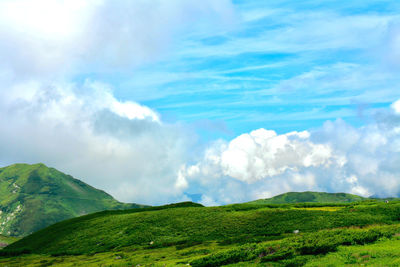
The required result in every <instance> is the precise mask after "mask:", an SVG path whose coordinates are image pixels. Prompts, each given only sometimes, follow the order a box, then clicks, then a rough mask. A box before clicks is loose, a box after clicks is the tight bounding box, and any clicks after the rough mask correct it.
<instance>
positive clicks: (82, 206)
mask: <svg viewBox="0 0 400 267" xmlns="http://www.w3.org/2000/svg"><path fill="white" fill-rule="evenodd" d="M138 207H141V206H140V205H137V204H124V203H120V202H118V201H116V200H115V199H114V198H113V197H111V196H110V195H108V194H107V193H105V192H103V191H101V190H98V189H95V188H93V187H91V186H89V185H87V184H85V183H84V182H82V181H80V180H77V179H74V178H73V177H72V176H70V175H66V174H64V173H62V172H59V171H57V170H56V169H53V168H48V167H46V166H45V165H44V164H35V165H28V164H14V165H11V166H8V167H5V168H0V234H3V235H7V236H24V235H27V234H30V233H32V232H35V231H37V230H39V229H41V228H44V227H46V226H48V225H51V224H53V223H56V222H59V221H62V220H65V219H69V218H72V217H76V216H81V215H84V214H88V213H93V212H96V211H101V210H106V209H127V208H138Z"/></svg>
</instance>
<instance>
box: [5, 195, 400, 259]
mask: <svg viewBox="0 0 400 267" xmlns="http://www.w3.org/2000/svg"><path fill="white" fill-rule="evenodd" d="M399 214H400V203H399V202H398V201H393V202H390V203H384V202H382V201H378V200H369V201H366V202H357V203H337V204H334V203H331V204H326V205H321V204H320V203H300V204H283V205H278V204H235V205H228V206H221V207H202V206H201V205H199V204H195V203H190V202H187V203H180V204H175V205H169V206H161V207H151V208H144V209H132V210H119V211H103V212H98V213H94V214H90V215H86V216H81V217H78V218H73V219H69V220H66V221H63V222H59V223H56V224H54V225H51V226H49V227H47V228H45V229H42V230H40V231H38V232H35V233H33V234H32V235H29V236H27V237H25V238H23V239H21V240H19V241H17V242H15V243H13V244H11V245H9V246H8V247H6V248H5V249H3V250H2V251H0V252H1V253H0V255H3V257H4V258H2V259H0V264H6V265H11V266H12V264H15V265H18V266H22V265H28V264H33V263H35V262H36V263H37V264H38V265H40V264H44V263H46V264H48V265H51V264H56V263H57V264H62V263H63V262H64V263H68V264H73V265H83V266H91V265H93V266H98V265H99V264H103V265H113V264H116V263H115V261H118V264H120V265H124V264H125V265H132V266H136V265H137V264H140V265H146V264H149V265H151V264H153V265H154V266H164V264H166V266H177V265H182V266H183V265H186V264H190V265H191V266H221V265H225V264H231V263H239V262H244V263H245V264H243V265H238V266H249V265H250V264H254V263H257V264H258V263H260V264H261V263H268V262H270V263H274V262H277V263H279V264H278V265H277V266H302V265H303V264H300V263H305V262H308V261H310V262H312V261H313V260H314V259H316V258H315V257H323V256H324V255H325V254H326V253H327V252H334V251H337V249H338V248H339V247H340V246H346V245H357V244H369V243H374V242H376V241H377V240H380V238H383V237H384V238H388V239H387V240H389V239H391V238H397V236H398V235H396V234H397V233H399V232H400V224H399V222H398V218H399ZM21 254H27V255H21ZM15 255H19V256H18V257H9V256H15ZM386 255H388V254H386ZM360 260H362V259H361V256H360ZM286 261H287V262H286ZM294 263H296V264H294ZM33 265H34V264H33ZM153 265H152V266H153ZM273 266H275V265H273Z"/></svg>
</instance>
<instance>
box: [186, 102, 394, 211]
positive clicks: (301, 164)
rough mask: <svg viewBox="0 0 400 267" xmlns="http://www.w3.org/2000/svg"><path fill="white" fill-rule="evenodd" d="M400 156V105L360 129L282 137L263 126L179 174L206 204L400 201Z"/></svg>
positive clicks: (340, 126) (339, 127)
mask: <svg viewBox="0 0 400 267" xmlns="http://www.w3.org/2000/svg"><path fill="white" fill-rule="evenodd" d="M399 152H400V111H399V101H397V102H395V103H393V105H392V107H391V109H390V110H380V112H378V113H377V114H376V118H375V121H374V122H372V123H369V124H367V125H366V126H363V127H360V128H355V127H353V126H351V125H349V124H347V123H346V122H345V121H343V120H341V119H338V120H336V121H327V122H325V123H324V125H323V126H322V127H321V128H319V129H315V130H312V131H304V132H290V133H286V134H277V133H276V132H274V131H272V130H265V129H263V128H261V129H258V130H255V131H252V132H250V133H246V134H242V135H240V136H238V137H236V138H234V139H233V140H231V141H230V142H226V141H222V140H220V141H218V142H215V143H214V144H213V145H211V146H210V147H208V148H207V149H206V151H205V153H204V156H203V158H202V159H201V160H199V161H198V162H197V163H195V164H192V165H188V166H186V165H185V166H183V167H182V168H181V170H180V172H179V176H180V177H181V180H182V181H183V180H184V181H186V183H187V184H190V183H193V184H198V185H199V187H201V188H202V190H203V191H204V192H205V193H204V195H203V202H204V203H211V204H216V203H220V204H221V203H230V202H240V201H244V200H250V199H257V198H266V197H271V196H273V195H276V194H278V193H283V192H287V191H304V190H315V191H327V192H347V193H352V194H358V195H362V196H366V197H367V196H381V197H388V196H398V195H399V194H400V168H399V166H400V165H399V163H400V153H399Z"/></svg>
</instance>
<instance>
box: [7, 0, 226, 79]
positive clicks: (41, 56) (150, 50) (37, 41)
mask: <svg viewBox="0 0 400 267" xmlns="http://www.w3.org/2000/svg"><path fill="white" fill-rule="evenodd" d="M232 12H233V11H232V6H231V3H230V1H229V0H222V1H217V2H216V1H211V0H206V1H200V2H199V1H195V0H189V1H182V0H178V1H167V0H154V1H145V0H137V1H110V0H101V1H94V0H86V1H80V0H70V1H63V0H39V1H35V2H33V1H29V0H3V1H1V2H0V56H1V58H2V62H0V67H6V68H9V70H11V71H12V72H13V73H15V75H17V76H19V77H21V76H30V75H35V76H43V75H48V76H51V77H54V75H55V74H60V72H61V73H62V74H63V75H65V74H68V75H71V74H77V73H82V72H85V71H87V70H88V69H89V72H93V71H115V70H116V69H119V70H122V69H126V68H128V69H131V67H134V66H138V65H141V64H143V63H148V62H151V61H154V60H157V59H159V58H160V56H162V54H163V53H166V52H167V51H168V50H169V49H170V45H171V44H172V37H173V36H175V34H177V33H179V32H182V31H185V30H188V29H190V28H191V27H196V25H198V27H200V26H201V25H202V24H204V23H206V24H207V23H208V25H210V24H211V23H215V22H221V21H222V22H224V21H228V20H230V17H231V16H232ZM207 21H212V22H207ZM200 22H201V23H200ZM215 25H217V24H215Z"/></svg>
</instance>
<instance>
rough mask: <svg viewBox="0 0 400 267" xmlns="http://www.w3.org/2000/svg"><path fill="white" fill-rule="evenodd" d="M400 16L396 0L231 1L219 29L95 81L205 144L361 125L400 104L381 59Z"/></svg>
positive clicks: (182, 37) (191, 34)
mask: <svg viewBox="0 0 400 267" xmlns="http://www.w3.org/2000/svg"><path fill="white" fill-rule="evenodd" d="M399 11H400V4H399V3H397V2H396V1H348V2H346V3H343V2H338V1H323V2H320V1H301V3H298V2H293V1H273V2H270V1H234V12H235V13H234V15H233V17H232V18H230V21H228V22H225V25H217V26H215V27H208V28H206V27H201V24H202V23H204V22H198V24H200V25H195V26H197V27H188V28H189V29H184V30H182V32H180V33H179V35H177V36H174V40H173V44H172V45H171V46H170V47H171V49H170V50H169V51H168V52H167V53H166V54H165V55H163V57H162V58H161V59H159V60H157V61H156V62H152V63H150V64H145V65H144V66H141V67H140V68H138V69H135V70H134V71H133V72H127V73H122V74H121V75H120V76H118V77H116V76H115V74H114V73H111V74H109V76H108V77H104V76H103V75H102V74H100V76H101V78H102V79H105V80H106V81H108V82H110V83H112V84H113V85H114V86H115V88H116V89H115V90H116V91H115V94H116V96H117V97H118V98H121V99H133V100H135V101H139V102H140V103H143V104H145V105H147V106H149V107H151V108H153V109H155V110H157V111H158V112H159V113H160V114H161V115H162V116H163V117H164V118H165V120H168V121H184V122H188V123H194V124H195V125H197V126H199V127H200V128H205V129H200V131H201V130H202V131H201V132H202V134H204V137H205V138H215V137H218V136H221V137H224V138H229V137H232V136H235V135H238V134H241V133H245V132H248V131H250V130H252V129H257V128H261V127H264V128H268V129H274V130H276V131H277V132H278V133H284V132H287V131H294V130H306V129H310V128H313V127H319V126H321V125H322V123H323V122H324V121H326V120H334V119H336V118H343V119H344V120H346V121H348V122H349V123H351V124H353V125H357V126H359V125H363V124H364V123H365V121H366V120H368V115H371V114H372V113H373V112H374V110H375V109H377V108H382V107H388V106H389V105H390V104H391V103H392V102H393V101H395V100H397V99H398V98H400V90H396V87H397V84H398V83H399V79H400V78H399V76H398V71H397V70H396V71H393V70H392V66H391V65H390V64H391V63H390V62H389V60H386V59H385V57H390V55H387V54H386V52H388V51H385V50H386V49H389V48H388V46H389V44H387V42H389V41H388V40H389V39H390V38H391V37H390V34H391V27H398V26H397V25H398V23H399V15H398V14H399ZM193 28H194V29H193ZM205 121H207V122H205ZM206 126H210V127H208V128H207V127H206ZM208 135H210V136H208Z"/></svg>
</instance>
